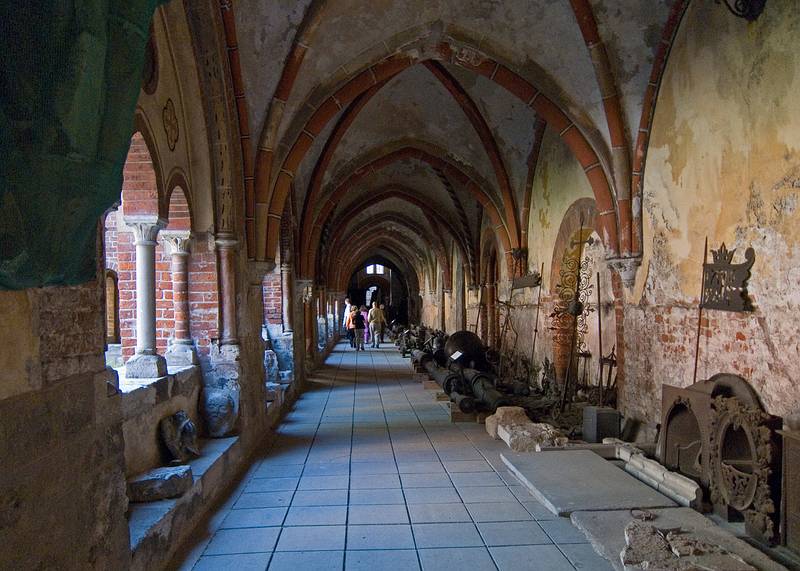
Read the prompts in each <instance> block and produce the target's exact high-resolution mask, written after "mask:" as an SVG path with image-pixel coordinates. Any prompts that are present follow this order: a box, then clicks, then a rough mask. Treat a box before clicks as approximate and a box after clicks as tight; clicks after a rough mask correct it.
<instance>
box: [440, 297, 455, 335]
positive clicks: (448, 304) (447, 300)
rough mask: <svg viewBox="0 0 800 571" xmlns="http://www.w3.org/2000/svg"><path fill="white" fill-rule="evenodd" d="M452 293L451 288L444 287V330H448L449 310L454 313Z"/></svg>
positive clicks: (442, 325)
mask: <svg viewBox="0 0 800 571" xmlns="http://www.w3.org/2000/svg"><path fill="white" fill-rule="evenodd" d="M450 293H451V292H450V290H449V289H442V324H441V327H440V329H441V330H442V331H447V312H448V311H449V312H450V313H452V301H451V300H452V297H451V295H450ZM448 308H449V309H448Z"/></svg>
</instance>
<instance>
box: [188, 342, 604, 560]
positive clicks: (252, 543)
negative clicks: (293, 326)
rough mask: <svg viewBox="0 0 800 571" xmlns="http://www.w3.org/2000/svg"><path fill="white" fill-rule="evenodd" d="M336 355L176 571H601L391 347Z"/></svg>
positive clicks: (496, 451) (495, 449) (476, 429)
mask: <svg viewBox="0 0 800 571" xmlns="http://www.w3.org/2000/svg"><path fill="white" fill-rule="evenodd" d="M346 347H347V345H346V343H340V344H339V345H338V346H337V347H336V349H335V350H334V351H333V352H332V353H331V354H330V356H329V357H328V359H327V361H326V363H325V365H324V366H323V367H321V368H320V369H318V371H317V373H316V375H315V376H314V377H313V378H311V379H309V389H308V390H307V391H306V392H305V393H304V394H303V395H302V396H301V397H300V398H299V399H298V401H297V403H296V404H295V406H294V408H293V410H292V412H290V413H289V414H288V415H287V416H286V417H285V419H284V421H283V422H282V423H281V424H280V426H279V428H278V429H277V433H278V434H277V435H276V438H273V439H271V440H270V441H269V446H268V447H267V448H265V449H264V450H263V451H262V452H261V453H260V454H259V455H258V456H257V458H256V459H254V461H253V463H252V465H251V466H250V467H249V469H248V470H247V472H246V474H245V476H244V477H243V478H242V479H241V480H240V481H239V483H238V484H237V485H236V486H235V487H234V488H233V489H232V491H231V492H230V494H229V495H228V496H227V498H226V500H225V501H224V503H223V505H222V506H221V507H219V508H218V509H217V510H216V511H215V512H214V514H213V516H212V517H211V518H209V520H208V521H207V522H206V523H204V524H203V525H201V526H200V527H199V528H198V529H196V530H195V531H194V533H193V534H192V538H191V542H190V543H191V544H190V545H188V546H187V548H186V550H185V551H184V553H182V554H181V557H180V560H178V561H176V562H174V563H175V567H176V568H177V569H180V570H181V571H183V570H186V571H188V570H192V569H193V570H196V571H200V570H211V569H213V570H215V571H219V570H222V569H232V570H233V569H235V570H236V571H249V570H251V569H252V570H261V571H263V570H265V569H270V570H277V569H281V570H283V569H302V570H304V571H311V570H316V569H324V570H326V571H327V570H333V569H347V570H356V569H369V570H371V571H378V570H384V569H396V570H401V569H402V570H407V569H409V570H410V569H420V568H422V569H426V570H428V569H431V570H434V569H435V570H440V569H458V568H467V567H468V568H470V569H473V570H476V571H477V570H484V569H500V570H514V569H546V570H547V571H560V570H571V569H587V570H591V571H605V570H607V569H610V566H609V565H608V563H607V562H605V560H603V559H602V558H601V557H600V556H598V555H596V554H595V553H594V551H593V550H592V548H591V546H590V545H589V544H588V543H587V542H586V538H585V537H584V535H583V534H582V533H580V532H579V531H578V530H577V529H575V528H574V527H572V525H571V524H570V523H569V520H568V519H559V518H557V517H555V516H554V515H553V514H552V513H550V512H548V511H547V510H546V509H544V507H543V506H542V505H541V504H539V503H538V502H537V501H536V500H535V499H534V498H533V497H532V496H530V495H529V494H528V492H527V491H526V490H525V489H524V488H523V487H522V486H521V485H519V483H518V482H517V481H516V480H515V479H514V477H513V476H512V475H511V474H509V473H508V472H506V471H505V470H504V469H503V465H502V462H501V461H500V453H501V452H502V451H503V449H505V450H507V449H508V448H507V447H506V445H505V444H504V443H503V442H501V441H495V440H492V439H491V438H490V437H489V436H488V434H487V433H486V430H485V429H484V427H483V425H481V424H468V423H458V424H452V423H450V421H449V419H448V416H447V413H446V412H445V410H444V408H442V406H441V404H440V403H438V402H436V401H435V400H434V399H433V397H432V396H431V394H430V392H426V391H425V390H424V389H423V387H422V384H421V383H418V382H415V381H413V380H412V374H411V369H410V366H409V362H408V360H407V359H403V358H401V357H400V355H399V353H398V351H397V349H396V348H395V347H394V346H393V345H388V344H385V345H384V346H383V348H381V349H372V350H369V351H366V352H363V353H355V352H353V351H352V350H351V349H349V348H346ZM532 562H535V563H533V564H534V565H535V566H534V567H532V566H531V565H532Z"/></svg>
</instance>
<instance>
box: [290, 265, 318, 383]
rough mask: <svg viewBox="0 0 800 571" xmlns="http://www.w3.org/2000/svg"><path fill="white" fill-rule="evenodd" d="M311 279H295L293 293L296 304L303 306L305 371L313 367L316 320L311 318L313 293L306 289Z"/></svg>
mask: <svg viewBox="0 0 800 571" xmlns="http://www.w3.org/2000/svg"><path fill="white" fill-rule="evenodd" d="M311 284H312V281H311V280H308V279H299V280H295V294H296V295H297V301H298V304H302V306H301V307H302V308H303V348H302V356H303V360H304V362H305V370H306V372H308V371H310V370H311V369H312V368H313V364H314V346H315V345H316V343H317V341H316V333H315V330H316V320H315V319H314V318H313V314H314V309H313V306H312V304H313V303H314V295H313V293H312V294H309V292H308V289H309V287H310V286H311Z"/></svg>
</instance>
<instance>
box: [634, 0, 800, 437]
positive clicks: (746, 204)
mask: <svg viewBox="0 0 800 571" xmlns="http://www.w3.org/2000/svg"><path fill="white" fill-rule="evenodd" d="M718 8H719V7H718V6H716V5H714V4H713V3H707V2H693V3H691V5H690V7H689V9H688V11H687V13H686V15H685V17H684V20H683V23H682V24H681V27H680V29H679V31H678V34H677V37H676V40H675V43H674V46H673V48H672V52H671V54H670V57H669V61H668V63H667V67H666V70H665V74H664V78H663V81H662V85H661V90H660V94H659V98H658V101H657V105H656V111H655V117H654V122H653V129H652V135H651V140H650V146H649V151H648V156H647V164H646V172H645V181H644V212H645V214H646V218H645V222H646V225H645V243H644V259H643V264H642V269H641V270H640V272H639V276H638V279H637V284H636V288H635V291H634V292H633V295H632V296H630V299H629V300H628V303H627V305H626V308H625V324H624V326H625V338H626V355H627V358H626V372H625V373H626V374H625V376H626V386H627V389H626V392H625V396H624V408H625V411H626V412H627V413H629V414H631V415H634V416H638V417H641V418H643V419H646V420H649V421H651V422H652V421H656V420H658V414H659V403H660V399H659V397H660V392H661V385H662V384H663V383H669V384H674V385H679V386H686V385H688V384H690V383H691V382H692V368H693V360H694V342H695V328H696V327H697V305H698V300H699V295H700V279H701V267H702V266H701V264H702V258H703V243H704V239H705V238H706V237H708V241H709V248H710V249H716V248H717V247H719V246H720V245H721V243H722V242H725V244H726V245H727V246H728V247H729V248H736V255H735V258H734V262H736V261H742V260H743V254H744V250H745V249H746V248H747V247H748V246H752V247H753V248H754V249H755V252H756V263H755V266H754V267H753V269H752V278H751V280H750V291H751V293H752V297H753V299H754V303H755V306H756V310H755V311H754V312H752V313H739V314H734V313H728V312H721V311H708V312H707V313H706V319H707V321H704V322H703V330H702V332H701V343H700V359H699V365H698V378H699V379H705V378H708V377H710V376H711V375H713V374H715V373H718V372H730V373H737V374H740V375H742V376H743V377H745V378H746V379H748V380H749V381H750V382H751V383H752V384H753V385H754V387H755V388H756V390H757V391H758V392H759V394H760V395H761V398H762V400H763V403H764V405H765V406H766V408H767V409H768V410H769V411H770V412H772V413H774V414H778V415H784V414H787V413H790V412H792V411H793V410H796V409H797V407H798V405H800V393H799V392H798V391H797V389H796V380H797V378H798V377H800V362H798V359H797V356H798V354H800V325H798V320H797V319H795V318H793V316H794V315H795V313H796V312H797V308H798V305H800V294H798V289H797V286H798V284H799V283H800V269H798V267H799V266H800V245H799V244H798V241H799V240H800V225H798V217H799V216H800V214H798V212H797V201H798V195H799V193H800V191H798V189H799V188H800V117H798V113H797V111H798V109H800V58H798V57H797V54H796V50H795V48H794V46H795V45H796V43H797V34H798V31H799V30H800V14H798V13H797V10H796V5H795V3H794V2H792V1H790V0H776V1H774V2H770V3H768V5H767V9H766V10H765V11H764V13H763V15H762V16H761V17H760V18H759V19H758V21H757V22H755V23H752V24H748V23H746V22H745V21H744V20H741V19H737V18H734V17H732V16H731V15H730V14H729V13H728V12H726V11H725V10H719V9H718ZM709 257H710V254H709Z"/></svg>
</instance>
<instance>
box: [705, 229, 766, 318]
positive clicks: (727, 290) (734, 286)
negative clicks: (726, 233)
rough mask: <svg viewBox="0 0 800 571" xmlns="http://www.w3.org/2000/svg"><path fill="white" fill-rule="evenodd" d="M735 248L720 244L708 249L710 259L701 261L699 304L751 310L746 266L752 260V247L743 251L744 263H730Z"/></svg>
mask: <svg viewBox="0 0 800 571" xmlns="http://www.w3.org/2000/svg"><path fill="white" fill-rule="evenodd" d="M735 253H736V250H735V249H733V250H728V248H727V247H726V246H725V244H724V243H723V244H722V246H720V248H719V250H711V256H712V258H713V261H712V262H707V261H704V263H703V294H702V296H703V297H702V299H703V302H702V307H703V308H705V309H721V310H723V311H753V305H752V303H751V301H750V296H749V295H748V293H747V282H748V280H749V279H750V268H752V267H753V264H754V263H755V261H756V254H755V251H754V250H753V248H747V250H745V253H744V258H745V262H744V263H741V264H734V263H732V260H733V255H734V254H735Z"/></svg>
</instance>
